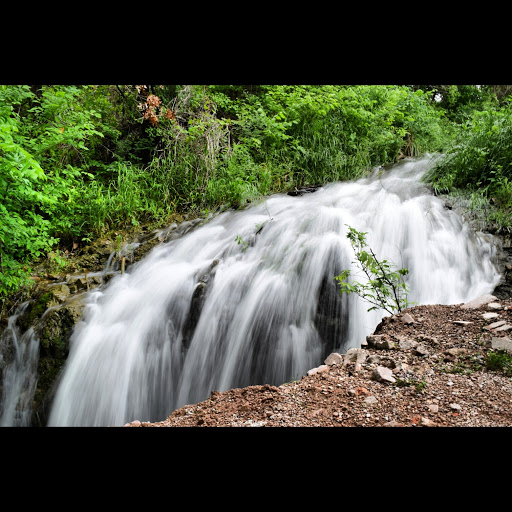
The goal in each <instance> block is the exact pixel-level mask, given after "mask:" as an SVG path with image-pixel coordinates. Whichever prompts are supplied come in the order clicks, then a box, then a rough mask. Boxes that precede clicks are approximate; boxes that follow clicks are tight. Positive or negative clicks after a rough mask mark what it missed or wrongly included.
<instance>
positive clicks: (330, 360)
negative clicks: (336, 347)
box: [324, 349, 357, 365]
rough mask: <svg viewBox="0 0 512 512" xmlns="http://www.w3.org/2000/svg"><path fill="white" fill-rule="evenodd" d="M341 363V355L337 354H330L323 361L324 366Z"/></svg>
mask: <svg viewBox="0 0 512 512" xmlns="http://www.w3.org/2000/svg"><path fill="white" fill-rule="evenodd" d="M350 350H353V349H350ZM350 350H349V352H350ZM356 350H357V349H356ZM347 353H348V352H347ZM342 362H343V357H342V355H341V354H338V353H337V352H333V353H332V354H329V355H328V356H327V359H326V360H325V361H324V364H327V365H332V364H341V363H342Z"/></svg>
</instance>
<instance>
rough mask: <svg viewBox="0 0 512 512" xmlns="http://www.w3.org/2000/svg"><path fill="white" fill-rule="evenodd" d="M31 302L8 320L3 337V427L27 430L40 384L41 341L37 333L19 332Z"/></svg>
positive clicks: (0, 344)
mask: <svg viewBox="0 0 512 512" xmlns="http://www.w3.org/2000/svg"><path fill="white" fill-rule="evenodd" d="M27 306H28V302H25V303H23V304H22V305H21V306H20V307H19V308H18V310H17V311H16V313H15V314H14V315H12V316H11V317H10V318H9V321H8V324H7V328H6V329H5V330H4V331H3V332H2V334H1V336H0V368H1V369H2V377H3V378H2V381H1V382H2V393H1V398H2V400H1V401H0V426H2V427H5V426H7V427H10V426H19V427H27V426H30V424H31V415H32V398H33V396H34V392H35V390H36V383H37V362H38V360H39V340H38V339H37V337H36V336H35V334H34V329H33V328H30V329H29V330H28V331H26V332H24V333H22V332H20V330H19V328H18V326H17V324H16V321H17V319H18V317H19V316H20V315H22V314H23V312H24V311H25V309H26V308H27Z"/></svg>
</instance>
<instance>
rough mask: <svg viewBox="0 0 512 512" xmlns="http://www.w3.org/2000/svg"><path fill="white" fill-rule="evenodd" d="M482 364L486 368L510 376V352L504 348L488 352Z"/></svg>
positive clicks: (511, 367) (511, 371) (511, 361)
mask: <svg viewBox="0 0 512 512" xmlns="http://www.w3.org/2000/svg"><path fill="white" fill-rule="evenodd" d="M484 364H485V367H486V368H487V369H488V370H491V371H495V372H499V373H503V374H504V375H506V376H509V377H510V376H512V354H509V353H508V352H506V351H505V350H497V351H496V352H488V353H487V354H486V356H485V362H484Z"/></svg>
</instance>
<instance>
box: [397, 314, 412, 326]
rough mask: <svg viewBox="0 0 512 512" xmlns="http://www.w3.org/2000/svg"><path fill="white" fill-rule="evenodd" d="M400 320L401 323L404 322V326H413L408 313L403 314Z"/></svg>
mask: <svg viewBox="0 0 512 512" xmlns="http://www.w3.org/2000/svg"><path fill="white" fill-rule="evenodd" d="M400 320H402V322H404V323H405V324H413V323H414V318H413V317H412V315H410V314H409V313H403V314H402V315H401V316H400Z"/></svg>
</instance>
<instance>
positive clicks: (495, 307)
mask: <svg viewBox="0 0 512 512" xmlns="http://www.w3.org/2000/svg"><path fill="white" fill-rule="evenodd" d="M487 308H488V309H491V310H494V311H499V310H500V309H503V306H502V305H501V304H500V303H499V302H490V303H489V304H487Z"/></svg>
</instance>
